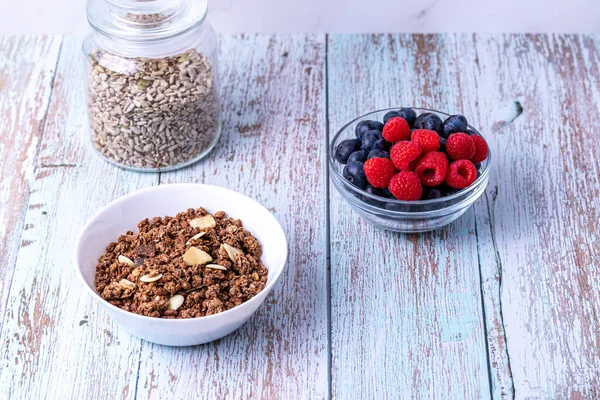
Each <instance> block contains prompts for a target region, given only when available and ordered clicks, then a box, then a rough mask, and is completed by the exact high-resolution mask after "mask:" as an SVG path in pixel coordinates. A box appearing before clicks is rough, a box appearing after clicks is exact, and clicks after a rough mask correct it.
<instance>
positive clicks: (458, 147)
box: [446, 132, 475, 160]
mask: <svg viewBox="0 0 600 400" xmlns="http://www.w3.org/2000/svg"><path fill="white" fill-rule="evenodd" d="M446 154H448V157H450V158H451V159H453V160H470V159H471V157H473V156H474V155H475V142H473V139H472V138H471V136H469V135H467V134H466V133H462V132H461V133H453V134H452V135H450V136H449V137H448V140H447V141H446Z"/></svg>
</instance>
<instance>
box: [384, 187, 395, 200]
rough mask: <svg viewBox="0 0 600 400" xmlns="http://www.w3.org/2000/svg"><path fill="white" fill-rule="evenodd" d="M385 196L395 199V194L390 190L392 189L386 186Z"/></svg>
mask: <svg viewBox="0 0 600 400" xmlns="http://www.w3.org/2000/svg"><path fill="white" fill-rule="evenodd" d="M383 197H387V198H388V199H393V198H394V195H393V194H392V192H390V189H388V188H385V189H383Z"/></svg>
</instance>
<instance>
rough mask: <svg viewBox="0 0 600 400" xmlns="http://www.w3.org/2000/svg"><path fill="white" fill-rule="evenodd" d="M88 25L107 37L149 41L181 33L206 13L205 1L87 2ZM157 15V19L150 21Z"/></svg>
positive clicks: (120, 0)
mask: <svg viewBox="0 0 600 400" xmlns="http://www.w3.org/2000/svg"><path fill="white" fill-rule="evenodd" d="M86 14H87V19H88V23H89V24H90V26H91V27H92V28H93V29H94V31H96V32H98V33H100V34H101V35H104V36H106V37H108V38H117V39H122V40H126V41H130V42H138V43H143V42H149V41H156V40H162V39H169V38H172V37H174V36H178V35H181V34H184V33H186V32H188V31H190V30H192V29H194V28H196V27H198V26H199V25H201V24H202V23H203V22H204V20H205V19H206V15H207V14H208V2H207V1H206V0H194V1H190V0H162V1H161V0H149V1H140V0H88V1H87V5H86ZM159 16H162V17H163V18H162V19H160V20H153V19H155V18H157V17H159Z"/></svg>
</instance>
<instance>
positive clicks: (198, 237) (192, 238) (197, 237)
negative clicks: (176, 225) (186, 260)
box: [185, 232, 206, 246]
mask: <svg viewBox="0 0 600 400" xmlns="http://www.w3.org/2000/svg"><path fill="white" fill-rule="evenodd" d="M204 235H206V232H200V233H199V234H197V235H194V236H192V237H191V238H190V240H188V241H187V242H186V243H185V245H186V246H187V245H188V244H190V243H192V241H193V240H198V239H200V238H201V237H202V236H204Z"/></svg>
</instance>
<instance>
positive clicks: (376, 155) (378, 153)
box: [367, 150, 390, 160]
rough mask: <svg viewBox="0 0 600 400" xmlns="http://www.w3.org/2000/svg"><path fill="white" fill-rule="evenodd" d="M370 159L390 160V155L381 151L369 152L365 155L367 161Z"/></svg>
mask: <svg viewBox="0 0 600 400" xmlns="http://www.w3.org/2000/svg"><path fill="white" fill-rule="evenodd" d="M371 158H387V159H389V158H390V153H388V152H387V151H383V150H371V151H370V152H369V154H368V155H367V160H370V159H371Z"/></svg>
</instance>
